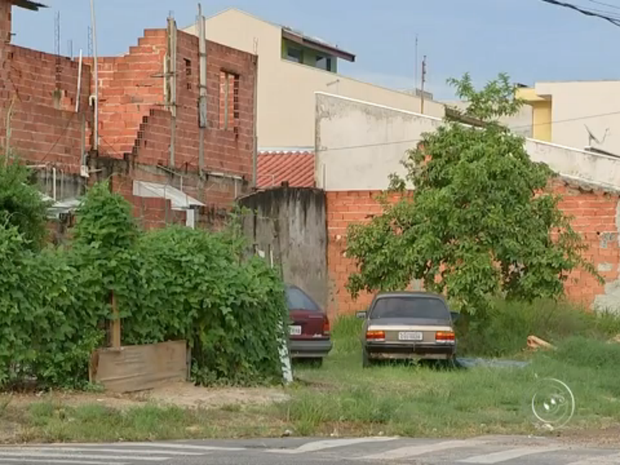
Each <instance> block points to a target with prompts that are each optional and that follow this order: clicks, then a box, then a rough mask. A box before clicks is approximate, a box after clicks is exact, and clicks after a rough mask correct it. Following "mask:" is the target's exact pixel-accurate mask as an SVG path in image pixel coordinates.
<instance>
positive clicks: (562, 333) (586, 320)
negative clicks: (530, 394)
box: [458, 300, 620, 357]
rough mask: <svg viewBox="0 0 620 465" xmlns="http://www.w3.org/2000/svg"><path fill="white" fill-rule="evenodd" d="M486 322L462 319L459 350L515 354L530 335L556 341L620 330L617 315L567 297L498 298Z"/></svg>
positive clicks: (604, 335) (597, 336)
mask: <svg viewBox="0 0 620 465" xmlns="http://www.w3.org/2000/svg"><path fill="white" fill-rule="evenodd" d="M493 307H494V310H493V311H492V313H491V314H490V315H489V318H488V319H487V320H485V321H484V322H483V323H480V324H477V323H476V321H475V320H474V321H473V322H472V323H471V324H469V322H468V321H467V320H468V318H467V317H466V316H465V317H464V318H463V320H461V321H460V322H459V325H458V326H459V351H460V353H462V354H473V355H478V356H491V357H502V356H513V355H515V354H517V353H519V352H521V351H522V350H523V349H524V347H525V345H526V340H527V337H528V336H529V335H532V334H533V335H535V336H538V337H540V338H543V339H545V340H548V341H550V342H552V343H554V344H557V343H559V342H561V341H564V340H566V339H569V338H572V337H576V336H581V337H584V338H590V339H608V338H609V337H611V336H613V335H616V334H618V333H620V319H619V318H618V317H617V316H615V315H610V314H596V313H589V312H588V311H587V310H585V309H584V308H582V307H580V306H578V305H575V304H572V303H570V302H566V301H559V302H556V301H551V300H537V301H535V302H532V303H525V302H514V301H512V302H509V301H504V300H497V301H496V302H495V304H494V305H493Z"/></svg>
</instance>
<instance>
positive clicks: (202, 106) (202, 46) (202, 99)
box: [196, 3, 207, 172]
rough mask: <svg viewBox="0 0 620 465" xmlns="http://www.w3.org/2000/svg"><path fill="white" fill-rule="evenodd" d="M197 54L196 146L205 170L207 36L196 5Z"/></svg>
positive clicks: (199, 5) (200, 10)
mask: <svg viewBox="0 0 620 465" xmlns="http://www.w3.org/2000/svg"><path fill="white" fill-rule="evenodd" d="M196 22H197V26H198V41H199V42H198V53H199V64H200V77H199V100H198V127H199V128H200V130H199V132H200V136H199V137H200V140H199V144H198V169H199V170H200V172H202V170H204V168H205V146H204V144H205V140H204V139H205V128H206V127H207V37H206V36H207V34H206V30H205V28H206V24H205V18H204V16H203V15H202V5H201V4H200V3H199V4H198V17H197V19H196Z"/></svg>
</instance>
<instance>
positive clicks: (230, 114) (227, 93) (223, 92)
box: [220, 71, 239, 131]
mask: <svg viewBox="0 0 620 465" xmlns="http://www.w3.org/2000/svg"><path fill="white" fill-rule="evenodd" d="M238 123H239V76H238V75H237V74H233V73H229V72H226V71H221V72H220V129H223V130H226V131H229V130H235V129H236V128H237V126H238Z"/></svg>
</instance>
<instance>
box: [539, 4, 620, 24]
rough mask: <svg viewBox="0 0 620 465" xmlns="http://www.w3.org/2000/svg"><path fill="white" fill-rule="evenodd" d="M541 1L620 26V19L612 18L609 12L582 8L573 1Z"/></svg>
mask: <svg viewBox="0 0 620 465" xmlns="http://www.w3.org/2000/svg"><path fill="white" fill-rule="evenodd" d="M540 1H541V2H544V3H548V4H550V5H555V6H560V7H563V8H568V9H571V10H574V11H577V12H578V13H581V14H582V15H586V16H591V17H594V18H599V19H603V20H605V21H607V22H609V23H611V24H613V25H614V26H616V27H620V19H617V18H612V17H610V16H609V15H608V14H602V13H597V12H596V11H592V10H587V9H585V8H582V7H580V6H577V5H573V4H572V3H566V2H561V1H558V0H540Z"/></svg>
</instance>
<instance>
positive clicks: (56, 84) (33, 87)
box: [0, 45, 90, 173]
mask: <svg viewBox="0 0 620 465" xmlns="http://www.w3.org/2000/svg"><path fill="white" fill-rule="evenodd" d="M2 55H3V57H4V58H5V59H4V61H3V63H2V70H3V76H6V78H5V79H4V80H3V82H2V88H0V127H2V128H5V127H6V116H7V112H8V108H9V106H10V105H11V102H13V113H12V118H11V124H10V126H11V137H10V145H11V148H12V149H13V150H14V152H15V154H17V155H19V156H20V158H21V159H22V160H25V161H26V162H28V163H31V164H32V163H37V164H43V163H47V164H53V165H54V166H56V167H58V168H60V169H62V170H64V171H66V172H70V173H77V172H79V166H80V159H81V146H82V144H81V137H82V136H81V134H82V132H81V126H82V118H84V119H85V121H86V124H88V121H89V119H90V115H89V108H88V95H89V92H90V89H89V87H90V82H89V80H90V76H89V73H90V69H89V67H88V66H86V65H83V68H82V87H81V91H80V97H79V98H80V108H81V110H80V113H79V114H78V113H75V100H76V98H78V97H77V83H78V74H79V70H78V63H77V62H76V61H72V60H70V59H68V58H61V59H60V61H59V60H57V57H56V56H54V55H50V54H46V53H42V52H37V51H33V50H29V49H26V48H22V47H17V46H14V45H4V46H3V50H2ZM5 134H6V133H5V131H4V130H2V131H0V145H1V146H5V144H6V137H5Z"/></svg>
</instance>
